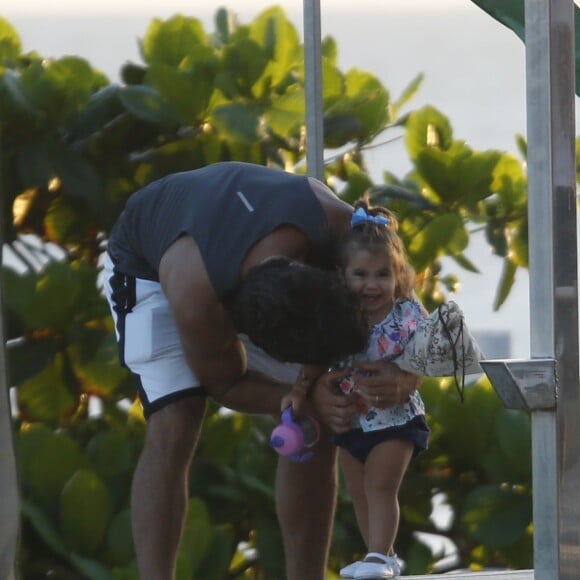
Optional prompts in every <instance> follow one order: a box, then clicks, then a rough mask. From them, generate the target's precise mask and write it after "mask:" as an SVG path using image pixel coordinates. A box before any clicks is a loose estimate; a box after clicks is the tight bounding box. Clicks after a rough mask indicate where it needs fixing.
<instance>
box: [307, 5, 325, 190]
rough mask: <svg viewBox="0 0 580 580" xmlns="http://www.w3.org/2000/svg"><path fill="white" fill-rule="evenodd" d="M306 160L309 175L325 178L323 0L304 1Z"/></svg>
mask: <svg viewBox="0 0 580 580" xmlns="http://www.w3.org/2000/svg"><path fill="white" fill-rule="evenodd" d="M303 17H304V69H305V76H306V78H305V83H306V163H307V168H308V175H311V176H312V177H316V178H317V179H320V180H324V135H323V106H322V53H321V48H320V46H321V27H320V0H304V7H303Z"/></svg>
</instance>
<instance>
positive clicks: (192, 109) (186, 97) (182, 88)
mask: <svg viewBox="0 0 580 580" xmlns="http://www.w3.org/2000/svg"><path fill="white" fill-rule="evenodd" d="M147 82H148V83H149V84H151V85H153V86H154V87H155V88H156V89H157V90H158V91H159V94H160V95H161V97H162V98H163V99H164V100H165V101H166V102H167V103H168V104H169V106H170V107H171V108H172V109H173V110H174V111H175V112H176V113H177V114H178V115H179V116H180V118H181V123H182V124H184V125H195V124H197V123H199V122H200V121H201V120H202V117H203V113H204V112H205V109H206V108H207V105H208V103H209V99H210V97H211V94H212V92H213V84H212V79H211V78H204V77H202V76H201V75H197V76H194V75H192V74H191V73H189V72H187V71H183V70H179V69H176V68H174V67H171V66H169V65H166V64H152V65H151V66H150V67H149V70H148V71H147Z"/></svg>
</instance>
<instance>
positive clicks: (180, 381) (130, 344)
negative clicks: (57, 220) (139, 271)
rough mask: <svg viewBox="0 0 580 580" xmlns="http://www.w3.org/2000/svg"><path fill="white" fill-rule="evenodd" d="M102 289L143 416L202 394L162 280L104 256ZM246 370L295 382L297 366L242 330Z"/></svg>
mask: <svg viewBox="0 0 580 580" xmlns="http://www.w3.org/2000/svg"><path fill="white" fill-rule="evenodd" d="M103 273H104V288H105V295H106V297H107V301H108V302H109V306H110V308H111V313H112V316H113V320H114V322H115V331H116V334H117V341H118V343H119V356H120V359H121V363H122V364H123V365H124V366H126V367H127V368H128V369H129V370H130V371H131V372H132V373H133V375H134V376H135V378H136V380H137V388H138V390H139V396H140V399H141V403H142V404H143V410H144V413H145V416H149V415H150V414H151V413H152V412H154V411H156V410H158V409H160V408H162V407H163V406H165V405H167V404H168V403H170V402H172V401H174V400H176V399H179V398H182V397H186V396H192V395H193V396H195V395H202V396H204V395H205V394H206V393H205V390H204V389H203V385H201V384H200V382H199V380H198V379H197V377H196V376H195V374H194V373H193V371H192V369H191V368H190V367H189V365H188V364H187V362H186V360H185V356H184V354H183V349H182V347H181V341H180V338H179V334H178V332H177V327H176V326H175V322H174V321H173V317H172V315H171V311H170V309H169V303H168V302H167V298H166V297H165V294H164V293H163V290H162V289H161V284H159V282H153V281H151V280H143V279H141V278H135V277H132V276H126V275H125V274H122V273H121V272H119V271H118V270H115V268H114V265H113V262H112V260H111V258H110V256H109V255H108V254H107V255H106V256H105V260H104V272H103ZM240 338H241V340H242V341H243V343H244V346H245V348H246V353H247V359H248V369H250V370H253V371H256V372H259V373H261V374H263V375H266V376H269V377H271V378H273V379H274V380H277V381H279V382H282V383H289V384H291V383H293V382H294V381H295V380H296V377H297V376H298V370H299V365H297V364H293V363H282V362H279V361H277V360H275V359H273V358H272V357H270V356H269V355H267V354H266V353H265V352H264V351H263V350H262V349H260V348H258V347H257V346H256V345H254V344H253V343H252V342H250V341H249V339H248V338H247V337H246V336H245V335H240Z"/></svg>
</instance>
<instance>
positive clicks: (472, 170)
mask: <svg viewBox="0 0 580 580" xmlns="http://www.w3.org/2000/svg"><path fill="white" fill-rule="evenodd" d="M501 156H502V154H501V153H500V152H498V151H486V152H484V153H478V152H475V151H473V150H472V149H471V148H470V147H468V146H467V145H465V144H464V143H461V142H459V141H456V142H454V143H453V145H451V146H450V147H449V148H448V149H446V150H441V149H439V148H437V147H426V148H425V149H423V150H422V151H421V152H420V153H418V155H417V156H416V158H415V166H416V167H417V169H418V170H419V173H420V176H421V180H422V181H424V182H425V183H426V184H427V185H428V186H429V187H430V189H431V190H432V191H433V192H434V193H435V194H436V196H437V198H438V199H439V200H441V201H442V202H443V203H446V204H452V203H457V202H458V201H461V202H462V203H463V204H466V205H468V204H475V203H476V202H478V201H481V200H482V199H485V198H486V197H489V196H490V195H491V194H492V193H493V190H492V189H491V185H492V181H493V170H494V168H495V166H496V165H497V163H498V161H499V160H500V159H501Z"/></svg>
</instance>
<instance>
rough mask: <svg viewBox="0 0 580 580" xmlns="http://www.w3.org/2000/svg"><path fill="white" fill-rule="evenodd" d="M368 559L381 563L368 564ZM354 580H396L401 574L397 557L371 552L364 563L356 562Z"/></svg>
mask: <svg viewBox="0 0 580 580" xmlns="http://www.w3.org/2000/svg"><path fill="white" fill-rule="evenodd" d="M367 558H376V559H377V560H381V562H367ZM356 564H357V566H356V569H355V570H354V576H353V578H354V579H355V580H383V579H384V578H395V577H396V576H398V575H399V574H400V573H401V567H400V565H399V561H398V560H397V556H396V555H392V556H385V555H384V554H379V553H378V552H369V553H368V554H367V555H366V556H365V559H364V560H363V561H362V562H356Z"/></svg>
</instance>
